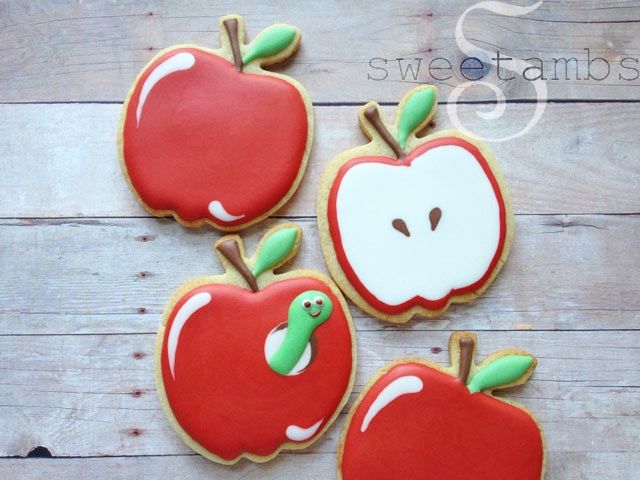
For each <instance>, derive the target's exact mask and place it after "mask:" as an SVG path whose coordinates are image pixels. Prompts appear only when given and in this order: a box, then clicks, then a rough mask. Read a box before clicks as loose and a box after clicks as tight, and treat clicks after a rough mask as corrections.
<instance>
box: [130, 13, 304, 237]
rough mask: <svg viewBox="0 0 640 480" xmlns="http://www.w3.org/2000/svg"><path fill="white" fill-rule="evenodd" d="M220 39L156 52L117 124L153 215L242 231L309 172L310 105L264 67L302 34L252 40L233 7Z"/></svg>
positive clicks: (267, 34)
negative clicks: (208, 44) (214, 44)
mask: <svg viewBox="0 0 640 480" xmlns="http://www.w3.org/2000/svg"><path fill="white" fill-rule="evenodd" d="M220 36H221V41H222V47H221V48H220V49H218V50H211V49H209V48H205V47H201V46H197V45H191V44H187V45H176V46H173V47H170V48H167V49H166V50H163V51H161V52H160V53H158V54H157V55H156V56H155V57H154V58H153V59H152V60H151V61H150V62H149V63H148V64H147V65H146V66H145V67H144V68H143V70H142V72H141V73H140V74H139V75H138V78H137V79H136V80H135V81H134V83H133V85H132V86H131V89H130V91H129V94H128V95H127V98H126V100H125V102H124V107H123V110H122V116H121V121H120V128H119V132H118V151H119V155H120V164H121V167H122V170H123V172H124V175H125V177H126V179H127V182H128V183H129V185H130V186H131V188H132V189H133V191H134V193H135V194H136V196H137V197H138V199H139V200H140V202H141V203H142V205H143V206H144V207H145V208H146V209H147V210H148V211H149V212H150V213H151V214H153V215H156V216H169V215H172V216H174V217H175V218H176V219H177V220H178V221H179V222H180V223H181V224H183V225H185V226H187V227H198V226H201V225H202V224H204V223H208V224H210V225H212V226H213V227H215V228H218V229H220V230H223V231H235V230H240V229H243V228H245V227H248V226H249V225H252V224H254V223H256V222H258V221H260V220H262V219H263V218H265V217H267V216H269V215H270V214H272V213H274V212H275V211H276V210H278V209H279V208H280V207H281V206H282V205H284V203H285V202H286V201H287V200H288V199H289V198H290V197H291V196H292V195H293V193H294V192H295V190H296V189H297V188H298V185H299V184H300V181H301V179H302V176H303V174H304V171H305V168H306V164H307V159H308V157H309V152H310V150H311V143H312V139H313V107H312V104H311V100H310V98H309V95H308V94H307V93H306V91H305V89H304V88H303V87H302V85H300V84H299V83H298V82H297V81H296V80H294V79H293V78H291V77H288V76H286V75H281V74H279V73H275V72H271V71H268V70H265V69H263V67H266V66H267V65H271V64H274V63H278V62H281V61H283V60H286V59H287V58H289V57H290V56H291V55H292V54H293V53H294V52H295V51H296V50H297V49H298V46H299V45H300V38H301V36H300V32H299V31H298V29H297V28H295V27H292V26H291V25H286V24H276V25H272V26H270V27H268V28H266V29H265V30H263V31H262V33H260V34H259V35H258V36H257V37H256V38H255V40H253V41H252V42H251V43H247V41H246V32H245V26H244V21H243V20H242V18H241V17H239V16H237V15H229V16H225V17H222V18H221V19H220Z"/></svg>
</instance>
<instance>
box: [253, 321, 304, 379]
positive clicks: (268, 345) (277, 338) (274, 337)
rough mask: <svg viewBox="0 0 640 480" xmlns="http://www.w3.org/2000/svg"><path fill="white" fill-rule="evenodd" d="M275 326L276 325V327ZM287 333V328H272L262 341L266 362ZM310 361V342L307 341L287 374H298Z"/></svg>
mask: <svg viewBox="0 0 640 480" xmlns="http://www.w3.org/2000/svg"><path fill="white" fill-rule="evenodd" d="M276 328H277V327H276ZM286 334H287V328H283V329H281V330H276V329H274V330H272V331H271V333H269V335H267V339H266V340H265V342H264V358H265V359H266V360H267V363H268V362H269V360H270V359H271V357H272V356H273V355H274V354H275V353H276V352H277V351H278V349H279V348H280V345H282V342H284V337H285V335H286ZM310 362H311V344H310V343H307V346H306V348H305V349H304V352H302V356H301V357H300V360H298V363H296V365H295V366H294V367H293V368H292V369H291V371H290V372H289V373H287V375H288V376H292V375H298V374H299V373H300V372H302V370H304V369H305V368H307V365H309V363H310Z"/></svg>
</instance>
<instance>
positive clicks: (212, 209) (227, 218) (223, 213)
mask: <svg viewBox="0 0 640 480" xmlns="http://www.w3.org/2000/svg"><path fill="white" fill-rule="evenodd" d="M209 213H211V215H213V216H214V217H215V218H217V219H218V220H222V221H223V222H233V221H234V220H240V219H241V218H242V217H244V214H243V215H231V214H230V213H229V212H227V210H226V209H225V208H224V205H222V203H221V202H219V201H218V200H214V201H213V202H211V203H210V204H209Z"/></svg>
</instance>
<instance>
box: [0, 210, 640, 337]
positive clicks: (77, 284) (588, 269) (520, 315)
mask: <svg viewBox="0 0 640 480" xmlns="http://www.w3.org/2000/svg"><path fill="white" fill-rule="evenodd" d="M282 221H283V220H270V221H268V222H265V223H263V224H262V225H258V226H256V227H254V228H251V229H250V230H249V231H248V232H247V233H246V235H245V237H246V239H247V242H246V244H247V248H248V249H249V251H253V249H254V248H255V245H256V244H257V241H258V239H259V237H260V235H261V234H263V233H264V232H265V231H266V229H267V228H268V227H269V226H272V225H274V224H277V223H279V222H282ZM298 223H299V224H300V225H301V226H302V227H303V230H304V236H303V242H302V248H301V250H300V253H299V254H298V256H297V257H296V259H295V260H294V262H293V263H292V264H291V268H296V267H297V268H315V269H318V270H321V271H324V272H326V267H325V265H324V260H323V258H322V253H321V251H320V245H319V238H318V232H317V227H316V223H315V219H299V221H298ZM516 232H517V233H516V236H515V241H514V244H513V247H512V251H511V256H510V258H509V260H508V261H507V264H506V266H505V268H504V269H503V271H502V272H501V273H500V275H499V276H498V277H497V279H496V281H495V283H494V284H493V285H492V286H491V287H490V288H489V289H488V291H487V292H486V293H485V294H484V295H483V296H481V297H480V298H479V299H478V300H477V301H475V302H474V303H473V304H467V305H457V306H453V307H452V308H451V310H450V311H449V312H448V313H447V314H446V315H444V316H443V317H442V318H441V319H438V320H431V321H429V320H418V321H414V322H411V323H410V324H408V325H407V326H405V327H402V329H405V330H440V329H449V328H454V329H462V328H466V329H475V330H493V329H497V330H513V329H516V330H517V329H535V330H549V329H563V330H584V329H588V330H604V329H638V328H639V327H640V323H639V322H638V319H639V318H640V300H639V299H638V297H637V295H634V294H633V292H634V291H637V287H638V275H637V272H639V271H640V256H639V255H634V254H632V253H633V251H634V249H635V248H637V245H638V238H639V237H640V216H636V215H624V216H617V215H578V216H548V215H541V216H540V215H522V216H518V217H517V222H516ZM219 236H220V235H219V234H217V233H214V232H213V231H212V230H210V229H204V228H203V229H199V230H196V231H187V230H185V229H183V228H182V227H180V226H179V225H177V224H176V223H175V222H174V221H172V220H160V219H155V218H140V219H115V218H112V219H71V220H68V219H51V220H17V221H16V220H0V245H1V248H2V253H3V255H2V256H3V275H2V277H0V326H1V327H2V328H1V330H2V331H4V332H5V333H12V334H29V333H38V334H51V333H65V334H75V333H116V332H117V333H134V332H135V333H140V332H153V331H155V329H156V326H157V325H158V323H159V319H160V314H161V312H162V310H163V309H164V306H165V303H166V301H167V300H168V299H169V297H170V296H171V294H172V292H173V291H174V290H175V289H176V288H177V287H178V286H179V285H181V284H182V283H183V282H185V281H187V280H189V279H191V278H195V277H200V276H205V275H214V274H217V273H221V271H222V268H221V266H220V264H219V263H218V259H217V257H216V255H215V254H214V252H213V243H214V241H215V240H216V239H217V238H219ZM352 313H353V315H354V316H355V317H356V318H357V328H358V329H362V330H394V331H395V330H398V329H399V328H398V327H392V326H390V325H387V324H386V323H383V322H379V321H377V320H373V319H370V318H369V317H367V316H366V315H365V314H364V313H362V312H361V311H360V310H359V309H357V308H352Z"/></svg>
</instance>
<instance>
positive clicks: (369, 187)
mask: <svg viewBox="0 0 640 480" xmlns="http://www.w3.org/2000/svg"><path fill="white" fill-rule="evenodd" d="M435 108H436V89H435V88H434V87H432V86H421V87H418V88H415V89H413V90H411V91H410V92H409V93H408V94H407V95H406V96H405V97H404V98H403V99H402V101H401V102H400V105H398V110H397V114H396V119H395V122H394V123H393V124H388V123H386V121H385V120H384V119H383V118H382V116H381V113H380V111H379V106H378V104H377V103H375V102H369V103H368V104H366V105H365V106H364V107H362V108H361V109H360V113H359V116H360V126H361V128H362V130H363V131H364V132H365V133H366V135H367V136H368V137H369V139H370V140H371V141H370V142H369V143H368V144H366V145H363V146H360V147H358V148H355V149H352V150H348V151H345V152H342V153H340V154H339V155H338V156H337V157H335V158H334V159H333V160H332V161H331V163H330V164H329V166H328V167H327V169H326V170H325V172H324V175H323V177H322V183H321V186H320V192H319V194H318V226H319V230H320V238H321V243H322V249H323V252H324V256H325V259H326V260H327V264H328V266H329V270H330V272H331V275H332V276H333V278H334V279H335V281H336V283H337V284H338V285H339V286H340V288H341V289H342V291H343V292H345V294H346V295H347V296H348V297H349V298H351V300H353V301H354V303H356V304H357V305H358V306H360V307H361V308H362V309H364V310H365V311H366V312H367V313H369V314H371V315H373V316H375V317H378V318H380V319H383V320H387V321H390V322H394V323H404V322H407V321H408V320H409V319H411V318H412V317H413V316H414V315H422V316H427V317H432V316H436V315H439V314H441V313H442V312H444V311H445V310H446V309H447V308H448V307H449V305H450V304H451V303H462V302H468V301H470V300H473V299H474V298H476V297H477V296H479V295H480V294H481V293H482V292H483V291H484V290H485V289H486V288H487V287H488V286H489V284H490V283H491V281H492V280H493V279H494V278H495V276H496V275H497V273H498V271H499V270H500V268H501V267H502V265H503V264H504V262H505V261H506V259H507V256H508V254H509V248H510V246H511V241H512V238H513V228H514V225H513V214H512V212H511V205H510V201H509V195H508V192H507V189H506V187H505V185H504V181H503V180H502V177H501V174H500V171H499V169H498V165H497V163H496V161H495V160H494V158H493V156H492V155H491V152H490V151H489V150H488V149H487V147H486V146H484V145H483V144H482V143H481V142H479V141H477V140H475V139H472V138H470V137H467V136H465V135H464V134H463V133H462V132H459V131H455V130H448V131H441V132H438V133H435V134H431V135H429V136H424V137H423V136H418V135H419V134H420V133H422V131H423V130H425V129H426V128H427V127H428V126H429V122H430V121H431V119H432V117H433V115H434V114H435Z"/></svg>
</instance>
